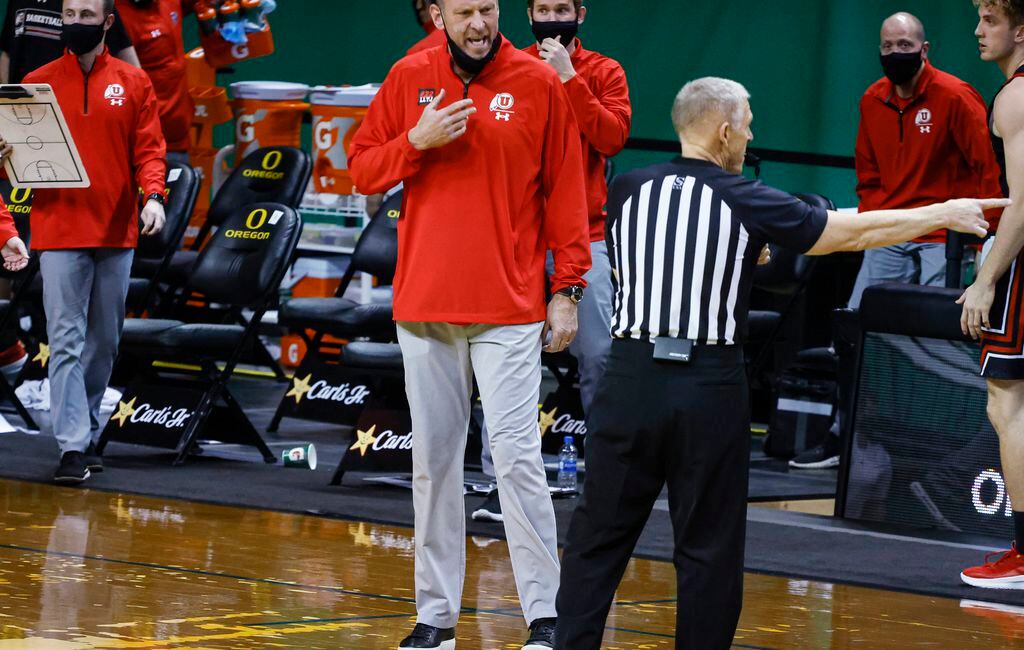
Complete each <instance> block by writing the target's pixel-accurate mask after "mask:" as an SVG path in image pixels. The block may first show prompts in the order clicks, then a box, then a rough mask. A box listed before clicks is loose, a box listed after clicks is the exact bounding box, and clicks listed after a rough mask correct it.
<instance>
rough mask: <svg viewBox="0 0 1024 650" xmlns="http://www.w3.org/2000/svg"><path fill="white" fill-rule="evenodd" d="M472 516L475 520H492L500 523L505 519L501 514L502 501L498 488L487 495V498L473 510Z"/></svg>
mask: <svg viewBox="0 0 1024 650" xmlns="http://www.w3.org/2000/svg"><path fill="white" fill-rule="evenodd" d="M472 517H473V521H491V522H494V523H498V524H500V523H502V522H504V521H505V517H504V516H502V514H501V502H500V501H498V491H497V490H494V491H493V492H491V493H490V494H488V495H487V500H486V501H484V504H483V505H482V506H480V507H479V508H477V509H476V510H474V511H473V515H472Z"/></svg>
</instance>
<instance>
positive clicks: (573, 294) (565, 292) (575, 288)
mask: <svg viewBox="0 0 1024 650" xmlns="http://www.w3.org/2000/svg"><path fill="white" fill-rule="evenodd" d="M555 293H557V294H559V295H562V296H565V297H566V298H568V299H569V300H571V301H572V304H574V305H578V304H580V301H581V300H583V287H581V286H580V285H578V284H574V285H571V286H568V287H566V288H564V289H559V290H558V291H556V292H555Z"/></svg>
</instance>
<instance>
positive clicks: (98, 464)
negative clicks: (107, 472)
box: [85, 442, 103, 473]
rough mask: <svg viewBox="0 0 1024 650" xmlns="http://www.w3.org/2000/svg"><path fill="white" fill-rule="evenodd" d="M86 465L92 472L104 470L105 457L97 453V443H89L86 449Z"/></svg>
mask: <svg viewBox="0 0 1024 650" xmlns="http://www.w3.org/2000/svg"><path fill="white" fill-rule="evenodd" d="M85 465H86V467H88V468H89V471H90V472H93V473H96V472H102V471H103V459H102V458H100V455H99V454H97V453H96V445H94V444H93V443H91V442H90V443H89V447H88V448H87V449H86V450H85Z"/></svg>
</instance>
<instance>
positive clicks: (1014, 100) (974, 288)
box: [957, 82, 1024, 339]
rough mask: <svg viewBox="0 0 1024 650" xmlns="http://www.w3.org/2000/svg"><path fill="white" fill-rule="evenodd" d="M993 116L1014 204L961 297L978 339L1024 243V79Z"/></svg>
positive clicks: (1003, 96) (965, 324)
mask: <svg viewBox="0 0 1024 650" xmlns="http://www.w3.org/2000/svg"><path fill="white" fill-rule="evenodd" d="M993 120H994V124H995V129H996V133H997V134H999V135H1000V136H1002V138H1003V144H1004V147H1005V150H1006V180H1007V183H1008V185H1009V186H1010V198H1011V199H1013V200H1014V204H1013V206H1011V207H1009V208H1007V209H1006V210H1004V211H1003V216H1002V219H1001V220H1000V222H999V231H998V232H997V233H996V235H997V236H996V238H995V243H994V244H993V245H992V250H991V251H989V254H988V255H987V256H986V257H985V261H984V263H982V265H981V268H980V269H979V270H978V277H977V279H976V280H975V281H974V284H972V285H971V286H970V287H968V288H967V290H966V291H965V292H964V294H963V296H961V297H960V300H958V301H957V302H958V303H960V304H962V305H963V306H964V309H963V314H962V316H961V318H960V324H961V327H962V328H963V331H964V333H965V334H970V335H971V336H972V337H973V338H975V339H977V338H979V337H980V336H981V328H982V327H989V326H990V323H989V311H991V309H992V303H993V302H994V300H995V287H996V282H998V280H999V278H1001V277H1002V276H1003V274H1004V273H1006V270H1007V269H1009V268H1010V264H1011V262H1013V260H1014V258H1016V257H1017V255H1019V254H1020V251H1021V247H1024V83H1019V82H1017V83H1012V84H1010V85H1009V86H1007V87H1006V89H1004V90H1003V92H1001V93H1000V94H999V97H998V99H997V100H996V105H995V108H994V110H993Z"/></svg>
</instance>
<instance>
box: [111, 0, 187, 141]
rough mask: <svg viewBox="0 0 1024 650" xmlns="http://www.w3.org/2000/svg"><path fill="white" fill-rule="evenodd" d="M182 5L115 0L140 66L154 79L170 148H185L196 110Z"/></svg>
mask: <svg viewBox="0 0 1024 650" xmlns="http://www.w3.org/2000/svg"><path fill="white" fill-rule="evenodd" d="M182 4H183V3H182V2H181V0H155V1H154V2H152V3H150V4H148V5H138V4H136V3H134V2H128V1H127V0H117V11H118V13H119V14H120V15H121V22H123V23H124V27H125V29H126V30H127V31H128V35H129V36H130V37H131V39H132V44H133V45H135V51H136V52H137V53H138V55H139V62H140V63H141V64H142V69H143V70H145V71H146V73H147V74H148V75H149V78H150V80H151V81H152V82H153V90H154V91H155V92H156V98H157V101H158V102H159V104H160V125H161V127H162V128H163V132H164V139H166V140H167V148H168V149H170V150H171V151H188V149H189V145H190V144H191V137H190V136H191V133H192V118H193V115H194V113H195V107H194V106H193V104H192V96H191V95H189V92H188V79H187V76H186V72H185V42H184V40H183V38H182V34H181V20H182V14H183V13H184V8H183V6H182Z"/></svg>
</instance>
